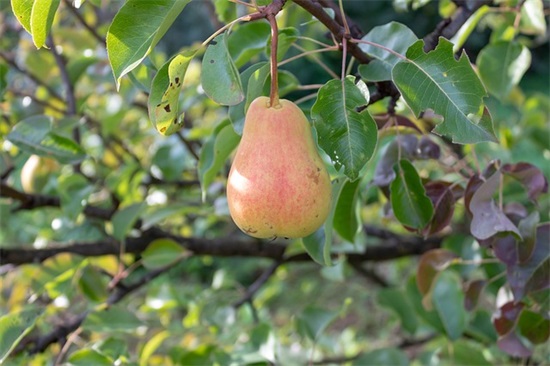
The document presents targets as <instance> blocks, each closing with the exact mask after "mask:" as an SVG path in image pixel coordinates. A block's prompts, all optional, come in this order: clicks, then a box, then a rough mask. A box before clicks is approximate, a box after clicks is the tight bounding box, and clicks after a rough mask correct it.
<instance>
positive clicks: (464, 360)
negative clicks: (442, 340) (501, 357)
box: [442, 339, 494, 366]
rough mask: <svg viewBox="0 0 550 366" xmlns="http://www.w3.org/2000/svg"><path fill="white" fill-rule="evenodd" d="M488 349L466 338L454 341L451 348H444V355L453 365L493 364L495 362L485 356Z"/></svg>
mask: <svg viewBox="0 0 550 366" xmlns="http://www.w3.org/2000/svg"><path fill="white" fill-rule="evenodd" d="M486 351H487V349H486V348H485V347H483V345H481V344H479V343H476V342H472V341H469V340H465V339H459V340H457V341H456V342H453V346H452V351H451V349H450V348H448V349H446V350H443V352H442V357H443V358H445V359H449V360H450V361H451V364H453V365H476V366H477V365H479V366H491V365H493V364H494V363H492V362H489V361H488V360H487V358H485V354H486V353H487V352H486Z"/></svg>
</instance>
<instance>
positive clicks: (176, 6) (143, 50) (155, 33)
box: [107, 0, 190, 89]
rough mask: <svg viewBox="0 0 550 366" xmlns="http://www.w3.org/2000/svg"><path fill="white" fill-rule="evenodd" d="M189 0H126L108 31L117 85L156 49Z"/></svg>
mask: <svg viewBox="0 0 550 366" xmlns="http://www.w3.org/2000/svg"><path fill="white" fill-rule="evenodd" d="M189 2H190V0H156V1H142V0H127V1H126V2H125V3H124V5H123V6H122V7H121V8H120V10H119V11H118V13H117V14H116V15H115V18H114V19H113V22H112V23H111V25H110V27H109V30H108V32H107V54H108V55H109V62H110V63H111V68H112V70H113V75H114V77H115V80H116V84H117V89H118V88H120V80H121V79H122V77H123V76H124V75H126V74H127V73H129V72H130V71H132V70H133V69H135V68H136V67H137V66H138V65H139V64H140V63H141V62H142V61H143V59H144V58H145V57H147V55H148V54H149V53H150V52H151V51H152V50H153V48H154V47H155V46H156V44H157V43H158V42H159V41H160V39H161V38H162V37H163V36H164V34H165V33H166V31H167V30H168V29H169V28H170V26H171V25H172V23H173V22H174V20H176V18H177V17H178V15H179V14H180V13H181V11H182V10H183V8H184V7H185V6H186V5H187V4H188V3H189Z"/></svg>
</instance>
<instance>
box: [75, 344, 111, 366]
mask: <svg viewBox="0 0 550 366" xmlns="http://www.w3.org/2000/svg"><path fill="white" fill-rule="evenodd" d="M68 361H69V365H71V366H89V365H94V366H111V365H113V360H111V359H110V358H109V357H107V356H105V355H102V354H101V353H99V352H97V351H95V350H93V349H91V348H84V349H79V350H78V351H75V352H73V353H72V354H71V355H70V356H69V359H68Z"/></svg>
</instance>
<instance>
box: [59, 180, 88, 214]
mask: <svg viewBox="0 0 550 366" xmlns="http://www.w3.org/2000/svg"><path fill="white" fill-rule="evenodd" d="M57 182H58V184H57V191H58V193H59V198H60V199H61V209H62V210H63V213H64V214H65V215H66V216H67V217H68V218H69V219H71V220H73V221H76V220H77V218H78V215H80V213H82V211H83V210H84V206H85V205H86V203H87V201H88V197H89V196H90V194H92V193H93V191H94V186H93V185H90V182H89V181H87V180H86V178H84V177H83V176H81V175H73V174H72V175H63V176H61V177H59V178H58V180H57Z"/></svg>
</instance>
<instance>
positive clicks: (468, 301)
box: [464, 280, 487, 311]
mask: <svg viewBox="0 0 550 366" xmlns="http://www.w3.org/2000/svg"><path fill="white" fill-rule="evenodd" d="M486 283H487V281H485V280H475V281H472V282H470V283H468V286H467V288H466V293H465V298H464V307H465V308H466V310H468V311H472V310H474V308H475V307H476V306H477V302H478V300H479V295H480V294H481V291H483V288H484V287H485V284H486Z"/></svg>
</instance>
